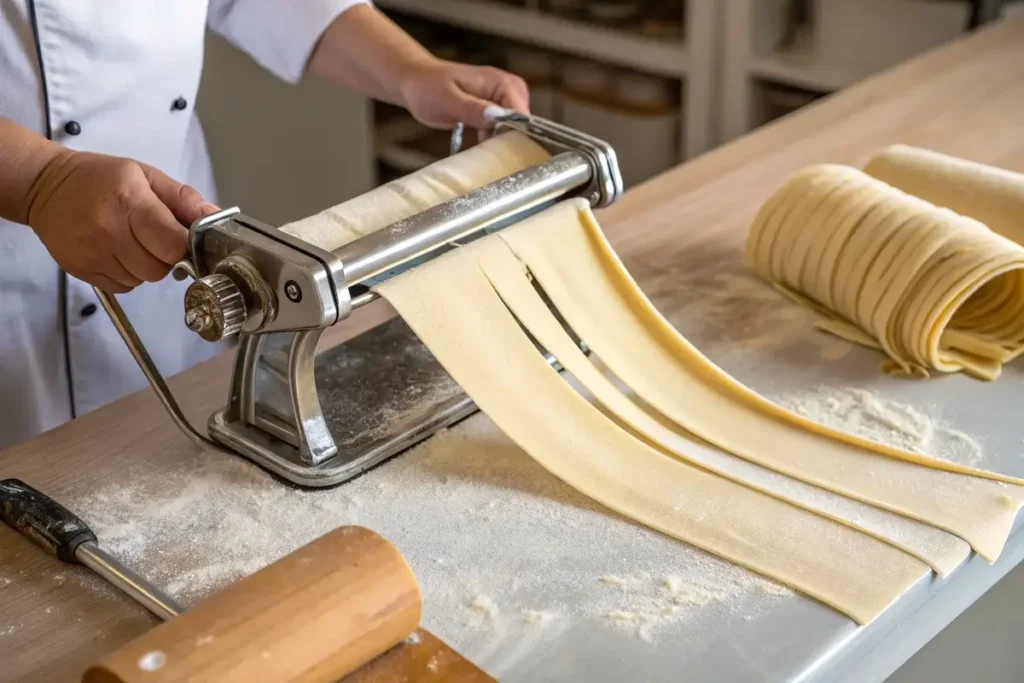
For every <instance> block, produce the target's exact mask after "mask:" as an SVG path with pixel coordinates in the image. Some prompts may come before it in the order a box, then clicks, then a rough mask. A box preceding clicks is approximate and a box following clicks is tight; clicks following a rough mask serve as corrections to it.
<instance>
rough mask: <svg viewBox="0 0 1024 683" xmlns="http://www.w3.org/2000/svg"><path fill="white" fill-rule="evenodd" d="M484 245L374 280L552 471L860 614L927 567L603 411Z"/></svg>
mask: <svg viewBox="0 0 1024 683" xmlns="http://www.w3.org/2000/svg"><path fill="white" fill-rule="evenodd" d="M494 239H497V237H496V236H491V237H487V238H484V239H483V240H481V242H486V241H488V240H494ZM480 246H481V245H480V243H477V244H473V245H470V246H468V247H465V248H463V249H459V250H456V251H453V252H451V253H449V254H446V255H444V256H442V257H440V258H438V259H435V260H434V261H431V262H429V263H427V264H425V265H422V266H420V267H418V268H416V269H414V270H412V271H409V272H407V273H404V274H402V275H400V276H398V277H397V278H395V279H392V280H389V281H387V282H385V283H384V284H382V285H380V286H379V288H378V291H379V292H380V293H381V294H382V295H383V296H384V297H385V298H386V299H387V300H388V301H389V302H390V303H391V304H392V305H393V306H394V307H395V308H396V309H397V310H398V312H399V313H400V314H401V315H402V317H403V318H404V319H405V320H406V321H407V322H408V323H409V325H410V326H411V327H412V328H413V330H414V331H415V332H416V334H417V335H418V336H419V337H420V338H421V339H422V340H423V341H424V343H425V344H426V345H427V347H428V348H429V349H430V350H431V352H432V353H433V354H434V355H435V356H436V357H437V359H438V361H439V362H440V363H441V364H442V365H443V366H444V367H445V369H446V370H447V371H448V372H449V373H450V374H451V375H452V377H454V378H455V380H456V381H457V382H458V383H459V384H460V385H461V386H462V387H463V388H464V389H465V390H466V392H467V393H468V394H469V395H470V396H471V397H472V398H473V400H474V401H475V402H476V403H477V405H478V406H479V407H480V408H481V409H482V410H483V411H484V412H485V413H487V415H488V416H489V417H490V418H491V419H492V420H494V422H495V423H496V424H497V425H498V426H499V427H500V428H501V429H502V430H503V431H504V432H505V433H506V434H508V435H509V436H510V437H511V438H512V439H513V440H514V441H515V442H516V443H517V444H519V446H521V447H522V448H523V449H524V450H526V452H527V453H529V454H530V455H531V456H532V457H533V458H534V459H535V460H537V462H539V463H540V464H541V465H542V466H544V467H545V468H546V469H547V470H549V471H550V472H551V473H553V474H554V475H555V476H557V477H559V478H560V479H562V480H563V481H565V482H566V483H568V484H569V485H570V486H572V487H573V488H575V489H577V490H578V491H580V492H581V493H583V494H585V495H587V496H589V497H591V498H593V499H594V500H596V501H598V502H600V503H602V504H604V505H606V506H608V507H609V508H611V509H612V510H615V511H617V512H619V513H621V514H623V515H625V516H627V517H630V518H632V519H634V520H636V521H638V522H640V523H642V524H645V525H647V526H649V527H651V528H653V529H656V530H659V531H661V532H663V533H666V534H668V535H670V536H673V537H675V538H678V539H680V540H683V541H686V542H688V543H692V544H693V545H696V546H697V547H700V548H703V549H705V550H707V551H709V552H712V553H715V554H717V555H720V556H721V557H724V558H726V559H729V560H732V561H733V562H736V563H738V564H741V565H743V566H746V567H748V568H750V569H753V570H755V571H758V572H760V573H762V574H765V575H767V576H769V577H772V578H775V579H777V580H779V581H781V582H783V583H785V584H788V585H790V586H793V587H794V588H796V589H797V590H800V591H801V592H803V593H805V594H807V595H810V596H812V597H815V598H818V599H819V600H821V601H823V602H825V603H826V604H829V605H831V606H833V607H835V608H836V609H838V610H840V611H842V612H843V613H845V614H847V615H849V616H850V617H852V618H853V619H855V620H856V621H858V622H859V623H867V622H869V621H871V620H872V619H874V618H875V617H876V616H878V614H880V613H881V612H882V611H883V610H884V609H885V608H886V607H887V606H888V605H889V604H890V603H892V602H893V601H894V600H895V599H896V598H897V597H899V595H901V594H902V593H903V592H904V591H905V590H907V589H908V588H909V587H910V586H911V585H913V584H914V583H915V582H916V581H918V580H919V579H920V578H921V577H922V576H924V575H925V574H927V572H928V568H927V566H926V565H925V564H923V563H922V562H920V561H918V560H917V559H915V558H913V557H911V556H910V555H908V554H906V553H904V552H902V551H900V550H898V549H896V548H894V547H892V546H890V545H888V544H886V543H883V542H882V541H879V540H877V539H875V538H873V537H871V536H868V535H867V534H864V533H861V532H859V531H857V530H855V529H852V528H850V527H848V526H845V525H843V524H839V523H837V522H834V521H832V520H829V519H826V518H824V517H821V516H818V515H816V514H814V513H811V512H808V511H806V510H804V509H801V508H799V507H796V506H793V505H790V504H788V503H786V502H783V501H781V500H778V499H776V498H774V497H772V496H769V495H766V494H763V493H760V492H758V491H754V490H752V489H749V488H747V487H745V486H741V485H739V484H736V483H734V482H732V481H729V480H727V479H724V478H722V477H718V476H716V475H713V474H709V473H707V472H705V471H703V470H700V469H697V468H694V467H690V466H688V465H686V464H684V463H682V462H680V461H678V460H676V459H674V458H672V457H670V456H668V455H665V454H662V453H660V452H658V451H656V450H654V449H652V448H650V447H649V446H647V445H645V444H644V443H642V442H641V441H640V440H638V439H636V438H635V437H633V436H632V435H630V434H629V433H627V432H626V431H624V430H623V429H622V428H620V427H618V426H617V425H616V424H615V423H614V422H612V421H611V420H609V419H607V418H606V417H605V416H604V415H603V414H601V412H600V411H599V410H598V409H597V408H595V407H594V406H593V405H591V404H590V402H588V401H587V400H586V399H584V398H583V397H582V396H580V395H579V394H578V393H576V392H575V391H574V390H573V389H572V388H571V387H570V386H569V385H568V383H567V382H566V381H565V380H564V379H562V378H561V377H560V376H559V374H558V373H557V372H556V371H555V370H553V369H552V368H551V367H549V366H548V364H547V363H546V362H545V361H544V359H543V357H542V356H541V355H540V354H539V353H538V352H537V349H536V348H535V347H534V345H533V343H532V342H531V341H530V339H529V337H527V336H526V334H525V333H524V332H523V331H522V329H521V328H520V327H519V325H518V324H517V322H516V320H515V318H513V316H512V314H511V313H510V312H509V311H508V309H507V308H506V307H505V305H504V304H503V303H502V300H501V299H500V298H499V296H498V295H497V293H496V292H495V291H494V290H493V288H492V287H491V284H490V282H489V281H488V280H487V278H486V277H485V275H484V273H483V271H482V270H481V269H480V266H479V265H478V262H477V259H478V255H479V253H480ZM452 292H458V296H457V297H453V296H452ZM496 369H500V371H496ZM839 557H841V558H843V559H842V561H840V562H837V561H836V558H839Z"/></svg>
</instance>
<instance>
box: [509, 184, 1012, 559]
mask: <svg viewBox="0 0 1024 683" xmlns="http://www.w3.org/2000/svg"><path fill="white" fill-rule="evenodd" d="M581 223H582V224H583V226H584V228H585V229H580V225H581ZM497 236H498V237H499V238H500V239H502V240H504V241H505V242H506V243H507V244H509V246H510V247H511V248H512V251H513V252H514V253H515V254H516V255H517V256H518V257H519V258H520V259H521V260H522V261H523V262H525V263H526V265H527V267H528V268H529V269H530V271H531V272H532V273H533V275H534V277H535V278H537V280H538V281H539V283H540V286H541V287H542V288H543V289H544V290H545V292H546V293H547V295H548V296H549V297H550V298H551V300H552V301H553V302H554V304H555V306H556V307H557V308H558V310H559V311H560V312H561V314H562V315H563V316H564V318H565V320H566V321H567V322H568V324H569V326H570V327H571V328H572V329H573V330H574V332H575V333H576V334H578V335H579V336H580V337H581V338H582V339H583V340H584V341H585V342H586V343H587V344H588V345H589V346H590V348H591V349H593V351H594V352H595V353H596V355H597V356H598V357H599V358H600V359H601V360H602V361H603V362H604V363H606V364H607V365H608V367H609V368H611V370H612V371H613V372H614V373H615V374H616V375H617V376H618V377H619V378H621V379H622V381H623V382H624V383H625V384H626V385H628V386H629V387H630V388H632V389H633V390H634V391H635V392H636V394H637V395H638V396H639V397H640V398H641V399H642V400H643V401H644V402H645V403H647V404H648V405H650V406H652V407H654V408H655V409H656V410H658V411H659V412H660V413H661V414H663V415H665V416H666V417H668V418H669V419H671V420H672V421H673V422H675V423H676V424H677V425H679V426H680V427H682V428H683V429H685V430H687V431H689V432H692V433H693V434H695V435H697V436H698V437H700V438H702V439H704V440H706V441H708V442H710V443H712V444H714V445H716V446H718V447H719V448H722V449H723V450H725V451H727V452H729V453H732V454H735V455H738V456H740V457H742V458H744V459H746V460H749V461H751V462H754V463H757V464H759V465H762V466H764V467H767V468H769V469H772V470H775V471H777V472H780V473H782V474H785V475H788V476H790V477H794V478H796V479H799V480H801V481H805V482H807V483H810V484H814V485H816V486H820V487H823V488H826V489H828V490H830V491H833V492H835V493H839V494H842V495H845V496H848V497H850V498H853V499H855V500H859V501H861V502H864V503H868V504H871V505H875V506H878V507H880V508H883V509H885V510H889V511H891V512H895V513H898V514H902V515H905V516H907V517H910V518H912V519H916V520H918V521H921V522H924V523H926V524H930V525H932V526H936V527H938V528H940V529H943V530H945V531H949V532H950V533H953V534H955V535H957V536H959V537H960V538H962V539H964V540H965V541H967V542H968V543H969V544H970V545H971V547H972V548H974V549H975V550H976V551H977V552H978V554H980V555H982V556H983V557H985V558H986V559H987V560H988V561H990V562H992V561H994V560H995V559H996V558H997V557H998V556H999V553H1000V552H1001V550H1002V548H1003V545H1004V544H1005V542H1006V538H1007V536H1008V535H1009V532H1010V528H1011V526H1012V524H1013V520H1014V517H1015V515H1016V512H1017V510H1018V509H1019V507H1020V506H1021V504H1022V503H1024V488H1021V487H1020V486H1011V485H1008V484H1005V483H1002V482H1001V481H993V480H997V479H1003V480H1007V481H1014V480H1013V479H1012V478H1010V477H1005V476H1003V475H999V474H996V473H991V472H985V471H983V470H976V469H973V468H968V467H964V466H962V465H958V464H954V463H949V462H946V461H941V460H938V459H935V458H930V457H928V456H923V455H920V454H917V453H913V452H910V451H903V450H900V449H897V448H893V447H891V446H886V445H884V444H878V443H874V442H872V441H869V440H867V439H863V438H859V437H856V436H854V435H851V434H846V433H844V432H841V431H837V430H833V429H830V428H827V427H825V426H823V425H819V424H817V423H814V422H812V421H810V420H807V419H806V418H804V417H802V416H800V415H797V414H796V413H793V412H792V411H788V410H786V409H784V408H782V407H781V406H778V405H776V404H774V403H772V402H771V401H768V400H767V399H765V398H763V397H761V396H760V395H758V394H757V393H756V392H754V391H752V390H751V389H749V388H747V387H746V386H744V385H743V384H741V383H740V382H738V381H737V380H735V379H734V378H732V377H731V376H729V375H728V374H727V373H725V372H724V371H723V370H721V369H720V368H718V367H717V366H715V365H714V364H713V363H711V362H710V361H709V360H708V359H707V358H706V357H704V356H703V355H702V354H701V353H700V352H699V351H698V350H697V349H696V348H695V347H693V345H691V344H690V343H689V342H688V341H687V340H686V339H685V338H684V337H682V336H681V335H680V334H679V333H678V332H677V331H676V330H675V329H674V328H673V327H672V326H671V325H670V324H669V323H668V322H667V321H666V320H665V319H664V318H663V317H662V316H661V315H660V313H658V311H657V309H655V308H654V306H653V305H652V304H651V303H650V301H649V300H648V299H647V298H646V296H644V294H643V292H642V291H641V290H640V288H639V287H638V286H637V285H636V283H635V282H634V281H633V280H632V278H631V277H630V275H629V273H628V272H627V271H626V270H625V268H624V267H623V266H622V264H621V262H620V261H619V260H618V257H617V256H616V255H615V253H614V251H613V250H612V249H611V247H610V245H609V244H608V243H607V241H606V240H605V238H604V236H603V234H602V233H601V231H600V228H598V226H597V224H596V221H595V220H594V218H593V215H592V214H591V213H590V209H589V206H588V205H587V204H586V202H583V201H581V200H580V201H566V202H563V203H561V204H559V205H556V206H555V207H552V208H551V209H548V210H547V211H544V212H542V213H540V214H538V215H536V216H534V217H532V218H530V219H528V220H526V221H523V222H522V223H520V224H519V225H516V226H513V227H511V228H508V229H506V230H504V231H502V232H500V233H498V235H497ZM966 474H970V475H977V476H966Z"/></svg>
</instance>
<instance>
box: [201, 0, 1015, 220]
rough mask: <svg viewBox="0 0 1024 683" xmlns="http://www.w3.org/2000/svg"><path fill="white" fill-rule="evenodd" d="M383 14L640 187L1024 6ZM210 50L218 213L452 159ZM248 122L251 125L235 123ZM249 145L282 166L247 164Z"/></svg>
mask: <svg viewBox="0 0 1024 683" xmlns="http://www.w3.org/2000/svg"><path fill="white" fill-rule="evenodd" d="M375 4H376V5H377V7H378V8H380V9H381V10H382V11H384V12H385V13H387V14H388V15H389V16H391V17H392V19H394V20H395V21H396V22H397V23H399V24H400V25H401V26H402V27H403V28H405V29H406V30H408V31H409V32H410V33H411V34H412V35H413V36H414V37H415V38H416V39H417V40H419V41H420V42H422V43H423V44H424V45H425V46H426V47H427V48H428V49H429V50H431V51H432V52H433V53H434V54H435V55H437V56H439V57H442V58H445V59H453V60H459V61H465V62H469V63H473V64H484V65H490V66H496V67H500V68H504V69H507V70H509V71H511V72H513V73H516V74H518V75H520V76H522V77H523V78H524V79H525V80H526V81H527V83H528V84H529V86H530V105H531V109H532V110H533V112H534V113H536V114H539V115H541V116H544V117H547V118H551V119H553V120H556V121H560V122H563V123H565V124H567V125H571V126H574V127H577V128H579V129H581V130H583V131H586V132H589V133H591V134H593V135H596V136H598V137H601V138H604V139H606V140H608V141H609V142H610V143H612V145H613V146H614V147H615V149H616V152H617V153H618V156H619V159H620V165H621V167H622V170H623V175H624V176H625V181H626V186H627V188H629V187H634V186H636V185H637V184H639V183H642V182H644V181H645V180H647V179H649V178H651V177H653V176H654V175H657V174H658V173H660V172H662V171H664V170H667V169H669V168H671V167H672V166H675V165H676V164H678V163H680V162H682V161H685V160H687V159H691V158H693V157H695V156H697V155H700V154H702V153H704V152H706V151H708V150H710V149H712V148H714V147H715V146H717V145H719V144H722V143H724V142H726V141H728V140H731V139H732V138H735V137H737V136H739V135H742V134H744V133H746V132H747V131H750V130H752V129H754V128H756V127H758V126H760V125H763V124H765V123H768V122H769V121H772V120H775V119H777V118H779V117H782V116H786V115H787V114H789V113H790V112H793V111H795V110H797V109H800V108H802V107H805V106H808V105H811V104H812V103H814V102H815V101H817V100H818V99H820V98H821V97H825V96H828V95H829V94H831V93H833V92H835V91H836V90H841V89H843V88H846V87H848V86H850V85H853V84H855V83H857V82H859V81H861V80H862V79H864V78H866V77H867V76H870V75H871V74H873V73H876V72H878V71H881V70H884V69H886V68H888V67H889V66H892V65H894V64H896V63H898V62H900V61H903V60H905V59H908V58H911V57H913V56H915V55H917V54H920V53H921V52H924V51H926V50H928V49H930V48H931V47H934V46H938V45H941V44H943V43H945V42H948V41H949V40H953V39H956V38H957V37H958V36H960V35H962V34H963V33H965V32H966V31H967V30H969V29H970V28H971V26H972V25H973V24H972V21H973V19H974V18H975V15H977V14H979V12H980V13H995V14H998V13H1000V12H1001V13H1003V14H1012V13H1018V12H1020V11H1021V10H1022V9H1024V2H1020V1H1019V0H1018V1H1017V2H1012V1H1011V0H376V2H375ZM995 6H998V7H995ZM993 7H995V9H993ZM983 10H984V11H983ZM208 48H209V49H208V52H207V58H208V59H207V64H206V68H205V71H204V77H203V87H202V91H201V93H200V96H199V102H198V107H199V109H200V115H201V117H202V119H203V122H204V125H205V126H206V127H207V129H208V130H207V132H208V140H209V144H210V147H211V153H212V154H213V156H214V159H215V171H216V174H217V178H218V182H219V185H220V189H221V194H222V200H223V201H222V203H227V204H237V205H240V206H243V207H245V210H246V211H247V212H249V213H251V214H253V215H259V216H260V217H261V218H262V219H263V220H266V221H268V222H272V223H278V224H280V223H284V222H287V221H289V220H295V219H298V218H301V217H302V216H305V215H309V214H311V213H315V212H317V211H320V210H321V209H323V208H324V207H327V206H331V205H332V204H337V203H339V202H341V201H344V200H345V199H347V198H349V197H352V196H355V195H357V194H360V193H362V192H365V191H366V190H368V189H370V188H372V187H374V186H376V185H379V184H381V183H383V182H387V181H389V180H392V179H394V178H398V177H401V176H403V175H405V174H407V173H411V172H413V171H415V170H417V169H419V168H422V167H423V166H425V165H427V164H429V163H431V162H432V161H434V160H436V159H440V158H442V157H444V156H445V155H446V154H447V153H448V132H447V131H443V130H431V129H429V128H427V127H425V126H423V125H421V124H419V123H417V122H416V121H415V120H413V119H412V117H411V116H410V115H409V114H408V113H407V112H405V111H404V110H402V109H400V108H399V107H395V106H392V105H388V104H384V103H381V102H374V101H370V100H367V99H366V98H364V97H362V96H360V95H358V94H356V93H352V92H349V91H345V90H342V89H340V88H333V87H329V86H327V85H326V84H324V83H322V82H320V81H318V80H317V79H315V78H307V79H305V80H304V81H303V83H302V84H300V85H299V86H289V85H286V84H284V83H282V82H280V81H279V80H277V79H276V78H274V77H273V76H272V75H270V74H269V73H267V72H266V71H265V70H263V69H261V68H260V67H259V66H258V65H257V64H255V63H254V62H253V61H252V59H251V58H250V57H248V56H247V55H245V54H243V53H241V52H239V51H238V50H236V49H235V48H234V47H233V46H231V45H230V44H229V43H227V42H226V41H224V40H222V39H220V38H218V37H216V36H213V35H211V36H210V37H209V41H208ZM1016 66H1017V65H1003V66H1002V68H1015V67H1016ZM239 109H242V110H244V111H247V112H249V113H248V115H247V116H245V117H242V118H239V117H237V116H233V115H232V114H233V113H234V112H237V111H238V110H239ZM267 130H273V131H274V135H272V136H267V135H266V131H267ZM467 139H468V141H469V142H470V143H471V142H472V139H473V136H472V134H470V135H468V136H467ZM253 149H259V150H260V151H261V154H263V155H265V157H266V159H267V160H268V163H264V164H253V163H251V161H250V160H251V152H252V150H253ZM271 160H272V162H271Z"/></svg>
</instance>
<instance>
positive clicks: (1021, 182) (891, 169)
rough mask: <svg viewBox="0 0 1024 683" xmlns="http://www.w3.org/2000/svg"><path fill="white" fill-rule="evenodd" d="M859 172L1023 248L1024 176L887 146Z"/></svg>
mask: <svg viewBox="0 0 1024 683" xmlns="http://www.w3.org/2000/svg"><path fill="white" fill-rule="evenodd" d="M864 171H865V172H866V173H868V174H869V175H872V176H874V177H875V178H878V179H879V180H881V181H883V182H885V183H888V184H889V185H892V186H893V187H898V188H899V189H901V190H903V191H904V192H907V193H909V194H912V195H915V196H917V197H920V198H921V199H923V200H925V201H927V202H930V203H932V204H935V205H936V206H944V207H946V208H948V209H951V210H953V211H955V212H957V213H959V214H962V215H964V216H970V217H971V218H974V219H976V220H979V221H981V222H982V223H984V224H985V225H987V226H988V227H989V228H991V229H992V230H993V231H994V232H996V233H998V234H1000V235H1002V236H1003V237H1006V238H1007V239H1010V240H1013V241H1014V242H1016V243H1017V244H1022V245H1024V174H1021V173H1014V172H1013V171H1008V170H1005V169H1002V168H996V167H994V166H988V165H986V164H979V163H977V162H974V161H969V160H967V159H960V158H957V157H953V156H949V155H946V154H940V153H939V152H934V151H932V150H928V149H921V148H919V147H911V146H909V145H892V146H890V147H887V148H886V149H884V150H882V152H880V153H879V154H878V155H876V156H875V157H873V158H872V159H871V161H869V162H868V164H867V166H865V167H864Z"/></svg>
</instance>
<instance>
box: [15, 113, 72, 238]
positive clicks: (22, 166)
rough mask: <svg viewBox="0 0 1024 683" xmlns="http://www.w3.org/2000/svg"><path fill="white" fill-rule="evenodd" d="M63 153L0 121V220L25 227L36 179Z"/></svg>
mask: <svg viewBox="0 0 1024 683" xmlns="http://www.w3.org/2000/svg"><path fill="white" fill-rule="evenodd" d="M64 152H65V150H64V148H62V147H61V146H60V145H58V144H56V143H54V142H51V141H49V140H47V139H46V138H45V137H43V136H42V135H39V134H37V133H33V132H32V131H30V130H28V129H27V128H23V127H21V126H19V125H18V124H16V123H15V122H14V121H11V120H10V119H6V118H0V218H5V219H7V220H9V221H13V222H15V223H25V224H27V223H28V215H29V210H30V208H31V206H32V199H33V188H34V187H35V184H36V179H37V178H39V176H40V175H41V174H42V172H43V170H44V169H46V167H47V165H49V164H50V163H51V162H53V161H54V160H55V159H57V158H58V157H60V156H61V155H62V154H63V153H64Z"/></svg>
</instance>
